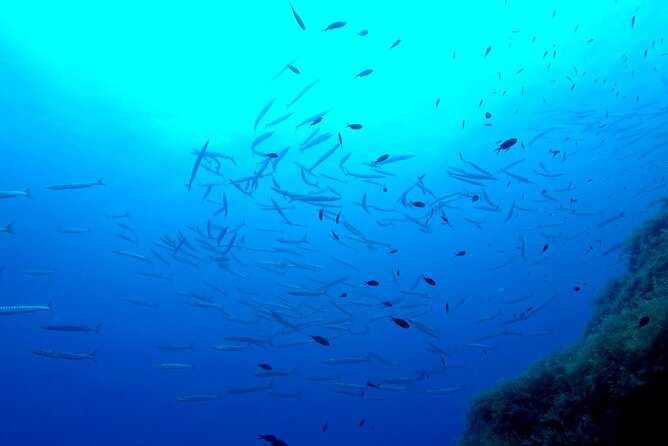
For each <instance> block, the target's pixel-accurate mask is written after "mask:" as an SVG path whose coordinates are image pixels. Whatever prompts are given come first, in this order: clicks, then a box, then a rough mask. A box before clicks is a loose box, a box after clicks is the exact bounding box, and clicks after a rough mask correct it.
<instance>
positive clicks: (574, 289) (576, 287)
mask: <svg viewBox="0 0 668 446" xmlns="http://www.w3.org/2000/svg"><path fill="white" fill-rule="evenodd" d="M581 289H582V288H580V286H579V285H575V286H574V287H573V291H580V290H581Z"/></svg>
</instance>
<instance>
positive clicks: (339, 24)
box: [323, 22, 346, 31]
mask: <svg viewBox="0 0 668 446" xmlns="http://www.w3.org/2000/svg"><path fill="white" fill-rule="evenodd" d="M344 26H346V22H332V23H330V24H329V25H327V28H325V29H323V31H330V30H332V29H337V28H342V27H344Z"/></svg>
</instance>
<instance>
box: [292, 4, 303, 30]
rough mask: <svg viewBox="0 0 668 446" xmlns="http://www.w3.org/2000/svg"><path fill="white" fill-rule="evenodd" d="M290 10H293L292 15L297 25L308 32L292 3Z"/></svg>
mask: <svg viewBox="0 0 668 446" xmlns="http://www.w3.org/2000/svg"><path fill="white" fill-rule="evenodd" d="M290 9H292V15H293V16H295V20H296V21H297V24H298V25H299V27H300V28H301V29H303V30H304V31H306V26H305V25H304V21H303V20H302V19H301V17H299V14H297V11H295V8H294V6H292V3H290Z"/></svg>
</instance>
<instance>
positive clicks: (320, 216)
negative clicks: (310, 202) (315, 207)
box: [318, 208, 325, 221]
mask: <svg viewBox="0 0 668 446" xmlns="http://www.w3.org/2000/svg"><path fill="white" fill-rule="evenodd" d="M324 213H325V210H324V209H323V208H320V210H319V211H318V219H319V220H320V221H322V216H323V215H324Z"/></svg>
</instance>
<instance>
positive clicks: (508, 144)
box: [494, 138, 517, 153]
mask: <svg viewBox="0 0 668 446" xmlns="http://www.w3.org/2000/svg"><path fill="white" fill-rule="evenodd" d="M516 142H517V138H510V139H506V140H505V141H503V142H502V143H501V145H500V146H499V147H498V148H496V149H494V152H496V153H499V152H501V151H502V150H508V149H510V148H511V147H512V146H514V145H515V143H516Z"/></svg>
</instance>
